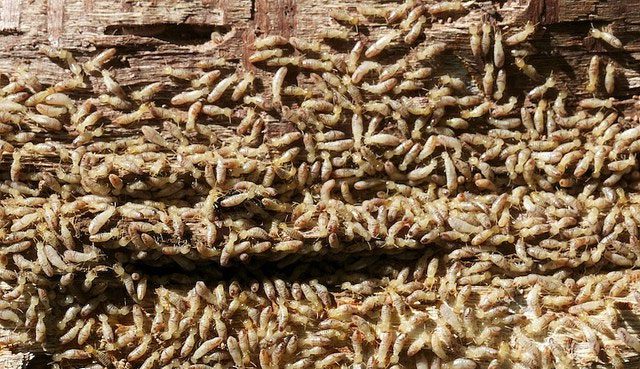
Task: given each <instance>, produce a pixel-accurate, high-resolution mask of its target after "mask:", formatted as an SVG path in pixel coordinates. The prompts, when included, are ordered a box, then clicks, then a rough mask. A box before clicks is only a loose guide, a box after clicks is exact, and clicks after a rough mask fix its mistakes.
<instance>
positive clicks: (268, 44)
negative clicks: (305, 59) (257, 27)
mask: <svg viewBox="0 0 640 369" xmlns="http://www.w3.org/2000/svg"><path fill="white" fill-rule="evenodd" d="M288 42H289V40H287V39H286V38H284V37H282V36H280V35H269V36H264V37H261V38H259V39H256V40H255V41H254V42H253V47H255V48H256V50H261V49H268V48H272V47H275V46H283V45H286V44H287V43H288Z"/></svg>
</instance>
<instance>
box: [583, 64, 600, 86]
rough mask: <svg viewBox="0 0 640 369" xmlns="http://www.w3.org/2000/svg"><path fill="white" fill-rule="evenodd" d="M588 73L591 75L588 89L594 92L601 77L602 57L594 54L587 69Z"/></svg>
mask: <svg viewBox="0 0 640 369" xmlns="http://www.w3.org/2000/svg"><path fill="white" fill-rule="evenodd" d="M587 75H588V76H589V83H588V84H587V88H586V90H587V91H588V92H591V93H594V92H596V90H597V89H598V82H599V79H600V57H599V56H598V55H594V56H593V57H592V58H591V62H589V68H588V69H587Z"/></svg>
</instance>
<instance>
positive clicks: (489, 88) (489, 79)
mask: <svg viewBox="0 0 640 369" xmlns="http://www.w3.org/2000/svg"><path fill="white" fill-rule="evenodd" d="M493 69H494V68H493V64H485V66H484V77H483V78H482V89H483V90H484V94H485V95H486V96H491V94H492V93H493V81H494V76H493Z"/></svg>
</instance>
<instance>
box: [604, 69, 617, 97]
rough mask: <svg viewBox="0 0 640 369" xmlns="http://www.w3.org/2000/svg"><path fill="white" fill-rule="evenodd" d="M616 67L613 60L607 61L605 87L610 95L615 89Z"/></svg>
mask: <svg viewBox="0 0 640 369" xmlns="http://www.w3.org/2000/svg"><path fill="white" fill-rule="evenodd" d="M615 83H616V67H615V65H614V64H613V62H609V63H607V66H606V68H605V77H604V87H605V89H606V90H607V93H608V94H609V95H612V94H613V92H614V91H615Z"/></svg>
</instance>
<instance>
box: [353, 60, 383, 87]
mask: <svg viewBox="0 0 640 369" xmlns="http://www.w3.org/2000/svg"><path fill="white" fill-rule="evenodd" d="M380 69H381V66H380V64H379V63H376V62H373V61H368V60H367V61H364V62H362V63H361V64H360V65H358V67H357V68H356V70H355V71H353V74H352V75H351V82H352V83H360V81H362V79H363V78H364V76H366V75H367V74H368V73H369V72H371V71H379V70H380Z"/></svg>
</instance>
